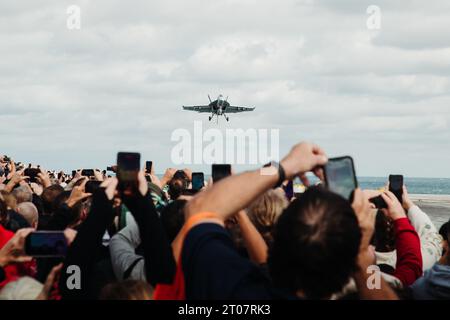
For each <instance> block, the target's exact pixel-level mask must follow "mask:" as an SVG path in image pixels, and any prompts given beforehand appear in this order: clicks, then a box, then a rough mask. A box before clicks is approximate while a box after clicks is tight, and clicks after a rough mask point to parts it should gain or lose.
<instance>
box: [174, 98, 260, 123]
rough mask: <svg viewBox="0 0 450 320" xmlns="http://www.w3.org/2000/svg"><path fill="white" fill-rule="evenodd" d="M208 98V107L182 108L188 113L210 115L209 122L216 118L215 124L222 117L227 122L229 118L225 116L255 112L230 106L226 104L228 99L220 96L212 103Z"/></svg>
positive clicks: (250, 109)
mask: <svg viewBox="0 0 450 320" xmlns="http://www.w3.org/2000/svg"><path fill="white" fill-rule="evenodd" d="M208 98H209V105H204V106H183V109H184V110H189V111H197V112H200V113H210V114H211V116H209V121H211V120H212V119H214V117H215V116H217V122H219V117H220V116H224V117H225V119H226V120H227V121H230V118H228V117H227V114H229V113H240V112H249V111H253V110H255V108H247V107H238V106H232V105H230V103H229V102H228V97H227V98H226V99H225V100H224V99H223V96H222V95H219V97H217V100H214V101H212V100H211V97H210V96H209V95H208Z"/></svg>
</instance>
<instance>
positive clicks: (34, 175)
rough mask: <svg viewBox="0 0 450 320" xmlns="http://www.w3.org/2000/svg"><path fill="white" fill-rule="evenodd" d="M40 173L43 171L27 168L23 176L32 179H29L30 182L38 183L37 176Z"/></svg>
mask: <svg viewBox="0 0 450 320" xmlns="http://www.w3.org/2000/svg"><path fill="white" fill-rule="evenodd" d="M39 173H41V169H36V168H27V169H25V171H24V172H23V174H24V175H25V176H26V177H30V179H29V181H30V182H36V181H37V175H38V174H39Z"/></svg>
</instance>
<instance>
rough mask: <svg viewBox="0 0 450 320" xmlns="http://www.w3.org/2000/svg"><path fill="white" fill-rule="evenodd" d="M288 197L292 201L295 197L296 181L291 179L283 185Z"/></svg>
mask: <svg viewBox="0 0 450 320" xmlns="http://www.w3.org/2000/svg"><path fill="white" fill-rule="evenodd" d="M283 189H284V193H285V194H286V198H287V199H288V200H289V201H290V200H291V199H292V198H293V197H294V181H292V180H290V181H289V182H288V184H287V185H286V186H284V187H283Z"/></svg>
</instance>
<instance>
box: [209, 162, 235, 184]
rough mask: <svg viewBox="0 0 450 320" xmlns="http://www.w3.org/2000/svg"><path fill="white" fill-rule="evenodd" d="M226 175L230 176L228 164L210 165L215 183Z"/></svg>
mask: <svg viewBox="0 0 450 320" xmlns="http://www.w3.org/2000/svg"><path fill="white" fill-rule="evenodd" d="M228 176H231V165H230V164H213V165H212V179H213V183H216V182H218V181H220V180H222V179H224V178H226V177H228Z"/></svg>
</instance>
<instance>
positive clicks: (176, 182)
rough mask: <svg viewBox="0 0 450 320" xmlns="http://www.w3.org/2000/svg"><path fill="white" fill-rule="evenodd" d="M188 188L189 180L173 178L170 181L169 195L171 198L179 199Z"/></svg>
mask: <svg viewBox="0 0 450 320" xmlns="http://www.w3.org/2000/svg"><path fill="white" fill-rule="evenodd" d="M187 188H188V181H187V180H186V179H183V178H173V179H172V180H170V182H169V191H168V192H169V196H170V199H171V200H177V199H178V197H179V196H181V195H182V194H183V192H185V191H186V190H187Z"/></svg>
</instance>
